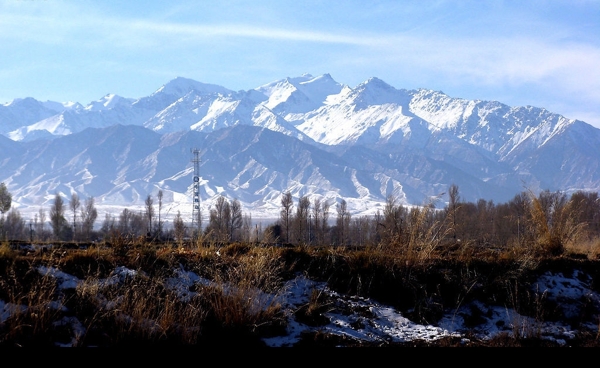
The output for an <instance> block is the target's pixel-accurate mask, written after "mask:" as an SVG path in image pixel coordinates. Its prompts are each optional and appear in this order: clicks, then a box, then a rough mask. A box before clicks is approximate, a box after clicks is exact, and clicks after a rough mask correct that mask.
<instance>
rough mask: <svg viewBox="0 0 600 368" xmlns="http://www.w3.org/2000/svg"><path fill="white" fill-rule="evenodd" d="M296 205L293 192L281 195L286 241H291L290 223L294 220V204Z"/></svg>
mask: <svg viewBox="0 0 600 368" xmlns="http://www.w3.org/2000/svg"><path fill="white" fill-rule="evenodd" d="M293 205H294V202H293V199H292V193H290V192H289V191H288V192H286V193H284V194H283V196H282V197H281V207H282V208H281V212H280V218H281V226H282V227H283V231H284V233H285V242H286V243H289V242H290V223H291V220H292V206H293Z"/></svg>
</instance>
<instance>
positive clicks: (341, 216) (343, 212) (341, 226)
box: [336, 199, 351, 245]
mask: <svg viewBox="0 0 600 368" xmlns="http://www.w3.org/2000/svg"><path fill="white" fill-rule="evenodd" d="M336 209H337V219H336V226H337V229H338V236H339V242H340V244H341V245H345V244H346V242H347V238H348V228H349V227H350V218H351V216H350V212H348V204H347V203H346V200H345V199H342V200H341V201H340V203H338V204H337V206H336Z"/></svg>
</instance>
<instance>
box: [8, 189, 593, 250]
mask: <svg viewBox="0 0 600 368" xmlns="http://www.w3.org/2000/svg"><path fill="white" fill-rule="evenodd" d="M448 193H449V202H448V204H447V205H446V206H445V207H444V208H442V209H437V208H435V207H434V206H433V204H425V205H423V206H404V205H401V204H399V203H398V200H397V198H395V197H394V196H389V197H388V198H387V200H386V204H385V206H384V209H383V211H382V212H379V211H378V212H377V213H376V214H375V215H373V216H355V217H353V216H352V215H351V214H350V212H349V211H348V206H347V203H346V201H345V200H344V199H341V200H339V201H338V202H334V203H335V216H336V217H335V219H333V221H330V215H332V214H331V213H330V212H331V211H330V210H331V206H332V204H331V203H330V201H328V200H325V199H323V198H321V197H313V198H312V199H311V198H309V197H308V196H301V197H299V198H298V199H297V202H296V203H294V199H293V197H292V194H291V193H290V192H285V193H282V197H281V210H280V213H279V218H278V219H277V220H276V221H275V222H274V223H272V224H269V225H268V226H266V227H265V228H264V229H263V227H262V224H253V223H252V218H251V215H250V214H244V213H243V212H242V206H241V204H240V202H239V200H237V199H234V200H232V201H229V200H228V199H227V198H225V197H223V196H220V197H217V199H216V200H215V202H214V205H213V206H211V207H210V209H209V214H208V224H207V226H206V227H205V228H204V230H203V235H204V236H205V237H206V239H208V240H212V241H217V242H234V241H244V242H264V243H288V244H314V245H317V244H318V245H338V246H367V245H370V246H376V245H379V244H395V245H400V246H405V247H410V246H420V247H422V246H423V244H432V243H439V242H443V241H446V242H469V243H472V244H477V245H485V246H503V245H507V244H522V245H525V244H531V243H532V242H537V243H541V244H543V245H544V246H545V247H547V248H548V249H555V250H560V249H561V247H563V246H564V245H565V244H566V243H568V242H569V241H574V240H575V239H581V238H582V237H587V238H588V239H592V238H595V237H598V236H600V199H599V197H598V193H594V192H584V191H579V192H576V193H573V194H572V195H571V196H570V197H569V196H567V195H566V194H564V193H562V192H550V191H548V190H545V191H542V192H540V193H539V194H538V195H534V194H533V193H532V192H530V191H523V192H521V193H518V194H517V195H515V197H514V198H513V199H511V200H510V201H508V202H506V203H500V204H495V203H494V202H493V201H487V200H484V199H480V200H478V201H477V202H475V203H473V202H465V201H462V200H461V198H460V194H459V188H458V186H456V185H451V186H450V187H449V189H448ZM162 199H163V196H162V191H159V192H158V195H157V200H158V210H157V211H156V209H155V205H154V199H153V198H152V197H151V196H150V195H148V196H147V198H146V201H145V210H144V211H140V212H135V211H132V210H130V209H124V210H123V211H122V212H121V213H120V214H119V216H118V217H115V216H113V215H112V214H106V215H105V219H104V221H103V222H102V226H101V228H100V229H99V230H98V231H94V222H95V221H96V218H97V215H98V214H97V211H96V208H95V204H94V198H93V197H91V198H87V199H85V200H84V201H83V203H82V201H81V200H80V198H79V197H78V196H77V194H72V195H71V199H70V201H69V203H68V209H70V215H71V216H72V218H69V220H67V212H68V210H67V205H66V204H65V202H64V199H63V197H61V196H60V195H59V194H58V193H57V194H56V196H55V199H54V203H53V205H52V206H51V208H50V211H49V223H50V229H45V228H44V224H45V223H46V214H45V212H44V210H43V209H40V211H39V213H38V214H36V215H35V218H34V220H33V221H30V223H29V226H27V224H26V222H25V220H24V219H23V218H22V217H21V216H20V214H19V212H18V210H16V209H12V210H10V211H8V209H9V208H10V193H8V192H7V190H6V187H5V186H4V187H0V204H2V207H1V208H0V209H2V210H3V211H2V218H1V220H0V225H1V229H2V231H3V236H4V238H8V239H23V238H25V239H26V238H29V237H31V238H33V237H35V238H36V239H39V240H46V239H56V240H76V241H89V240H92V239H96V238H102V237H107V236H109V235H110V234H115V233H119V234H123V235H129V236H135V237H137V236H147V237H148V236H150V237H152V238H153V239H163V240H164V239H176V240H182V239H184V238H186V237H194V236H197V235H198V233H197V232H194V231H195V229H190V228H189V227H187V226H186V222H185V221H184V220H183V218H182V217H181V214H180V213H179V212H178V213H177V215H176V216H175V219H174V221H173V223H172V226H171V227H170V228H169V229H165V228H164V223H163V220H162V218H161V212H162V206H163V201H162ZM5 213H6V216H5ZM199 218H201V215H199ZM71 220H72V221H71ZM198 225H199V226H198V229H201V226H200V225H201V224H198ZM416 244H420V245H416Z"/></svg>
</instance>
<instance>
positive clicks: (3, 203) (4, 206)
mask: <svg viewBox="0 0 600 368" xmlns="http://www.w3.org/2000/svg"><path fill="white" fill-rule="evenodd" d="M11 203H12V194H10V192H9V191H8V189H7V188H6V185H5V184H4V183H0V213H1V214H2V215H4V214H5V213H6V212H8V210H10V206H11Z"/></svg>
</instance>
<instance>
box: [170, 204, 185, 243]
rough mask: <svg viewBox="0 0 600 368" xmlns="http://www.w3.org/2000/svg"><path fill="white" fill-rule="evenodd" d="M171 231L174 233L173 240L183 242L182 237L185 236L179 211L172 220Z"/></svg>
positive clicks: (183, 224)
mask: <svg viewBox="0 0 600 368" xmlns="http://www.w3.org/2000/svg"><path fill="white" fill-rule="evenodd" d="M173 231H174V233H175V240H176V241H177V242H179V243H181V242H183V238H184V237H185V223H184V222H183V219H182V218H181V212H180V211H177V215H176V216H175V219H174V220H173Z"/></svg>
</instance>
